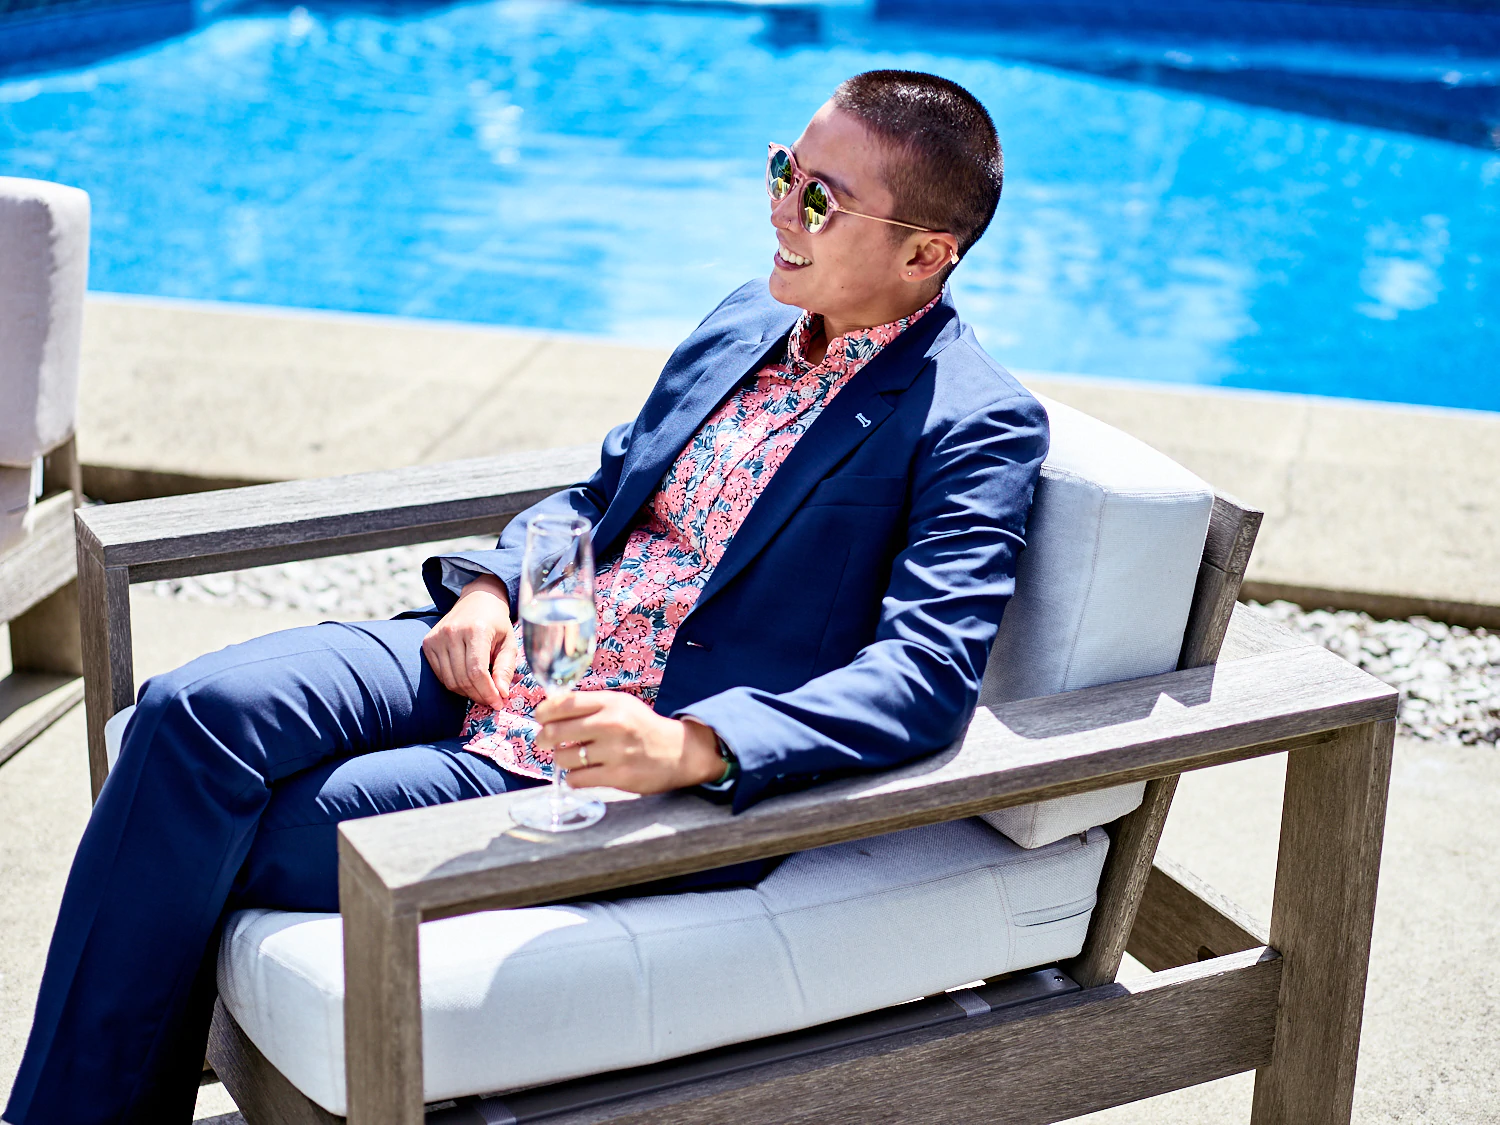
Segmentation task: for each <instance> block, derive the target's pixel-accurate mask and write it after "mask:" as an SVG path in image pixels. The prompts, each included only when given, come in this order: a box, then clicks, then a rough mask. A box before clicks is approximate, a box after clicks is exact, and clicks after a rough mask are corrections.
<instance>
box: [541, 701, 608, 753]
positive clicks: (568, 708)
mask: <svg viewBox="0 0 1500 1125" xmlns="http://www.w3.org/2000/svg"><path fill="white" fill-rule="evenodd" d="M619 694H620V693H619V692H613V691H569V692H564V693H563V694H561V695H554V696H549V697H548V698H547V699H545V700H543V701H542V702H541V703H540V704H538V705H537V709H536V712H535V714H536V720H537V722H539V723H541V724H542V725H543V726H547V725H549V724H551V723H553V722H558V721H561V720H564V719H577V718H582V717H584V716H585V715H595V714H598V713H599V712H600V711H602V710H604V708H606V707H608V706H610V705H611V704H612V700H611V699H610V697H611V696H615V695H619ZM558 741H566V739H559V740H558Z"/></svg>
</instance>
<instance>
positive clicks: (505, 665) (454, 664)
mask: <svg viewBox="0 0 1500 1125" xmlns="http://www.w3.org/2000/svg"><path fill="white" fill-rule="evenodd" d="M422 653H423V655H424V656H426V657H427V663H428V664H430V665H431V666H432V671H433V673H434V674H435V675H436V676H437V678H438V679H439V680H440V681H441V682H442V684H443V686H444V687H445V688H447V689H448V690H449V691H451V692H456V693H457V694H459V695H462V696H467V697H468V698H469V699H472V700H474V702H476V703H483V704H484V705H485V706H486V707H494V708H499V707H500V706H501V705H502V704H503V703H504V702H505V699H506V696H508V695H509V694H510V681H511V678H512V677H513V676H514V675H515V673H516V631H515V628H514V627H513V626H512V625H511V623H510V597H509V595H508V594H507V593H506V592H505V585H504V583H502V582H501V581H500V579H498V578H496V577H495V576H494V575H491V574H486V575H483V576H481V577H479V578H476V579H474V581H472V582H470V583H469V584H468V585H467V586H465V587H464V592H463V593H462V594H461V595H460V596H459V599H458V601H457V602H456V603H455V604H454V606H453V608H452V609H450V610H449V611H448V612H447V613H445V614H444V615H443V618H442V620H441V621H439V622H438V623H437V624H436V625H434V626H433V627H432V630H431V631H430V632H429V633H428V634H427V636H425V637H424V638H422Z"/></svg>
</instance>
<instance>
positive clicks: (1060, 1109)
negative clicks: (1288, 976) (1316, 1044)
mask: <svg viewBox="0 0 1500 1125" xmlns="http://www.w3.org/2000/svg"><path fill="white" fill-rule="evenodd" d="M1280 976H1281V963H1280V961H1279V959H1277V958H1276V956H1275V954H1273V953H1270V952H1269V951H1267V950H1254V951H1251V952H1247V953H1240V954H1235V955H1233V956H1231V957H1226V958H1221V959H1219V960H1216V961H1207V962H1203V963H1201V964H1195V965H1191V966H1188V967H1187V968H1183V969H1177V970H1173V971H1170V972H1167V973H1159V974H1156V975H1154V976H1152V977H1149V978H1146V979H1144V980H1139V981H1133V982H1131V983H1129V984H1109V985H1105V986H1103V987H1101V988H1095V989H1089V990H1087V991H1085V992H1079V993H1073V994H1072V995H1071V996H1065V997H1059V998H1057V999H1055V1000H1046V1001H1041V1002H1039V1003H1036V1004H1032V1005H1027V1006H1025V1007H1023V1008H1019V1009H1014V1010H1011V1011H1002V1012H996V1013H993V1014H991V1015H987V1016H978V1017H975V1018H974V1019H971V1020H965V1021H963V1022H962V1023H960V1024H946V1025H941V1026H938V1027H934V1028H928V1029H925V1030H922V1031H918V1032H912V1033H909V1034H905V1035H900V1036H893V1037H892V1038H890V1039H886V1040H877V1041H874V1042H871V1043H860V1044H855V1045H852V1046H850V1047H848V1048H844V1049H842V1050H839V1051H833V1052H828V1053H826V1054H821V1055H814V1056H810V1057H807V1058H802V1059H794V1060H789V1061H786V1062H781V1063H776V1064H772V1065H770V1066H767V1067H764V1068H757V1069H755V1070H751V1071H745V1072H740V1073H738V1074H730V1075H724V1076H722V1077H719V1078H715V1079H711V1080H709V1081H707V1082H704V1083H701V1084H694V1085H690V1086H687V1087H682V1088H679V1089H675V1090H664V1091H659V1092H656V1093H654V1094H650V1095H647V1096H645V1097H642V1098H636V1099H631V1100H630V1101H628V1102H625V1103H614V1104H608V1105H601V1106H595V1107H593V1108H590V1109H584V1110H579V1111H575V1112H572V1113H567V1114H563V1115H559V1116H557V1117H550V1118H548V1119H547V1121H548V1125H599V1123H601V1122H613V1123H616V1125H887V1123H888V1125H910V1123H911V1122H914V1121H920V1122H924V1123H932V1125H939V1123H942V1125H974V1123H975V1122H987V1121H994V1122H1001V1121H1003V1122H1005V1125H1043V1123H1046V1122H1054V1121H1062V1120H1066V1119H1067V1118H1071V1117H1076V1116H1078V1115H1079V1114H1083V1113H1089V1112H1091V1111H1094V1110H1099V1109H1104V1108H1107V1107H1109V1106H1113V1105H1120V1104H1123V1103H1125V1102H1129V1101H1135V1100H1138V1099H1140V1098H1147V1097H1152V1096H1154V1095H1156V1094H1161V1093H1165V1092H1167V1091H1169V1090H1176V1089H1181V1088H1182V1087H1184V1086H1191V1085H1195V1084H1197V1083H1199V1082H1207V1081H1210V1080H1212V1079H1215V1078H1221V1077H1224V1076H1225V1075H1229V1074H1236V1073H1239V1072H1241V1071H1244V1070H1249V1069H1252V1068H1254V1067H1256V1066H1259V1065H1262V1064H1263V1063H1264V1062H1265V1060H1267V1059H1268V1058H1269V1057H1270V1055H1271V1036H1272V1027H1273V1025H1274V1021H1275V1006H1276V992H1277V989H1278V987H1279V984H1280ZM500 1120H504V1118H500Z"/></svg>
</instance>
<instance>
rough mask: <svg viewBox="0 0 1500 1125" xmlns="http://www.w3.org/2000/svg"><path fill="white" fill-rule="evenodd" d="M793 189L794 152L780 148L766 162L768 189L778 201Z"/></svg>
mask: <svg viewBox="0 0 1500 1125" xmlns="http://www.w3.org/2000/svg"><path fill="white" fill-rule="evenodd" d="M791 190H792V154H791V153H789V152H787V151H786V149H778V150H777V151H775V152H773V153H772V154H771V159H770V161H769V162H767V164H766V191H768V192H770V194H771V198H772V199H774V200H776V201H777V202H778V203H779V202H780V201H781V200H783V199H785V198H786V193H787V192H789V191H791Z"/></svg>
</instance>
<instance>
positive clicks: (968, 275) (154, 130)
mask: <svg viewBox="0 0 1500 1125" xmlns="http://www.w3.org/2000/svg"><path fill="white" fill-rule="evenodd" d="M1008 42H1010V41H1007V40H1005V39H1003V38H993V37H990V38H987V37H986V35H985V34H984V33H982V32H975V31H974V30H973V29H966V28H950V29H946V30H945V29H942V28H934V27H929V26H920V25H917V24H914V23H892V22H890V21H889V20H884V19H881V18H877V16H873V15H871V13H870V12H868V11H857V10H850V11H843V10H831V11H827V12H822V13H818V12H812V13H811V14H810V15H809V12H808V10H796V11H792V12H790V13H780V14H778V13H776V12H771V11H760V10H756V9H753V8H736V7H718V8H697V7H688V6H662V7H649V6H633V5H632V6H624V5H622V6H607V5H600V4H590V3H571V2H566V0H491V2H487V3H473V4H461V5H457V6H444V7H431V6H425V5H396V6H392V5H380V4H363V5H350V4H338V5H326V6H321V7H318V6H312V5H309V6H307V7H296V8H290V9H288V8H285V7H281V8H261V9H256V10H248V9H239V10H237V11H235V12H233V13H231V14H228V15H225V16H222V17H221V18H219V19H216V20H214V21H212V22H209V23H207V24H206V25H204V26H202V27H201V28H199V29H197V30H195V31H194V32H192V33H191V34H188V35H186V36H182V37H179V38H175V39H170V40H167V41H164V42H160V43H156V44H153V45H150V46H148V47H146V48H143V49H141V50H139V51H137V52H135V53H133V54H129V55H125V56H120V57H115V58H112V59H103V60H99V61H95V62H90V63H87V64H81V65H74V66H71V67H67V68H60V69H54V70H50V71H42V72H34V73H27V74H18V75H13V76H12V77H10V78H6V79H0V172H3V173H4V174H9V175H21V176H36V177H41V178H45V179H56V180H61V181H65V182H68V183H73V184H77V185H79V186H81V187H83V188H86V189H87V190H88V191H89V192H90V193H91V194H92V196H93V200H94V223H95V226H94V232H95V233H94V250H93V262H92V276H91V285H92V287H93V288H94V289H96V290H103V291H114V292H126V293H136V294H151V295H158V296H164V297H190V298H199V299H207V300H226V301H242V302H253V303H258V304H270V305H293V306H304V307H309V308H327V309H341V310H351V311H364V312H376V313H389V314H397V315H403V316H417V317H436V318H445V319H455V320H466V321H480V322H489V323H498V324H510V325H524V326H528V327H534V328H542V329H560V330H567V331H572V332H585V333H597V334H602V335H608V336H614V337H622V338H626V339H632V340H640V341H650V342H655V343H663V344H671V343H675V341H676V340H677V339H679V338H680V337H681V336H682V335H683V334H684V333H685V332H687V331H688V330H689V329H690V328H691V327H692V326H693V325H694V324H695V323H696V322H697V321H698V320H699V319H700V318H701V317H702V316H703V314H704V313H706V312H707V311H708V309H709V308H711V307H712V306H713V304H714V303H715V302H716V301H717V300H718V298H719V297H720V296H722V295H723V294H724V293H726V292H727V291H728V290H729V289H731V288H732V287H733V286H735V285H736V284H738V283H739V282H741V281H743V280H744V279H746V278H748V277H751V276H756V275H763V274H764V273H766V272H767V265H766V262H767V258H768V256H769V254H770V251H771V247H772V245H773V242H772V237H771V234H770V228H769V226H768V224H767V221H766V202H765V197H764V194H763V190H762V187H761V173H762V165H763V161H764V154H765V143H766V141H767V140H771V139H776V140H783V141H790V140H792V139H794V138H795V137H796V135H797V133H798V132H799V131H800V128H801V126H802V124H803V123H804V122H805V121H806V119H807V117H808V116H809V115H810V114H811V112H812V111H813V110H814V109H815V108H816V107H817V106H818V105H819V104H820V103H821V102H822V100H823V99H824V98H825V97H826V96H827V94H828V93H829V91H830V90H831V89H832V88H833V86H834V85H835V84H836V83H837V82H838V81H839V80H840V79H841V78H843V77H845V76H846V75H848V74H851V73H854V72H856V71H859V70H864V69H869V68H871V67H877V66H900V67H908V68H913V69H922V70H931V71H935V72H937V73H940V74H943V75H946V76H948V77H950V78H953V79H955V80H956V81H959V82H961V83H963V84H964V85H965V86H967V87H969V88H970V89H971V90H973V91H974V92H975V93H976V94H977V95H978V96H979V97H980V98H981V99H982V100H983V101H984V102H985V104H986V105H987V106H988V107H989V108H990V110H991V112H992V113H993V115H994V117H995V120H996V123H997V125H998V127H999V129H1000V134H1001V137H1002V140H1003V141H1004V144H1005V148H1006V171H1007V178H1006V189H1005V197H1004V199H1003V201H1002V202H1001V205H1000V211H999V214H998V215H997V218H996V221H995V224H994V226H992V228H991V230H990V233H989V234H988V235H987V236H986V237H985V239H984V240H983V241H982V242H981V243H980V244H979V245H978V246H977V247H976V248H975V250H974V251H973V252H972V253H971V255H970V256H969V259H968V260H967V261H965V262H964V264H963V265H962V266H961V267H960V268H959V270H958V271H957V272H956V273H955V275H954V288H955V292H956V295H957V299H958V302H959V308H960V311H961V312H962V313H963V315H964V316H965V317H966V318H967V319H968V320H969V321H970V322H971V323H973V324H974V326H975V328H976V331H977V332H978V333H979V336H980V338H981V340H982V341H983V343H984V344H985V346H986V347H987V348H988V349H989V350H990V351H991V352H992V353H993V354H994V355H995V356H996V357H997V358H999V359H1000V360H1001V361H1002V362H1003V363H1005V364H1007V365H1008V366H1011V367H1015V368H1019V369H1031V370H1046V371H1062V372H1078V373H1086V374H1092V375H1103V376H1113V377H1122V378H1132V379H1149V380H1156V381H1171V382H1189V383H1201V384H1219V385H1224V386H1234V387H1250V388H1261V389H1269V390H1286V391H1300V392H1307V393H1313V394H1323V395H1339V396H1346V397H1354V398H1365V399H1381V400H1390V401H1403V402H1416V403H1430V404H1437V405H1449V406H1464V407H1472V408H1479V409H1488V410H1500V370H1497V369H1500V363H1497V358H1496V357H1497V355H1500V155H1497V154H1496V152H1494V151H1492V150H1488V151H1487V150H1486V149H1485V148H1483V147H1479V146H1477V145H1465V144H1460V143H1454V142H1452V141H1449V140H1444V139H1437V138H1432V137H1425V136H1421V135H1417V134H1414V133H1409V132H1397V131H1393V130H1389V129H1383V128H1380V127H1378V126H1375V125H1368V124H1354V123H1349V122H1344V121H1338V120H1333V119H1331V118H1328V117H1323V116H1317V115H1313V114H1309V113H1303V112H1297V111H1294V110H1287V109H1277V108H1269V107H1258V106H1254V105H1249V104H1245V103H1244V102H1243V101H1234V100H1228V99H1225V98H1219V97H1215V96H1212V95H1208V94H1203V93H1200V92H1195V91H1192V90H1186V89H1173V88H1169V87H1167V86H1164V85H1161V84H1157V85H1150V84H1145V83H1142V82H1136V81H1127V80H1121V79H1118V78H1112V77H1108V76H1101V75H1100V74H1098V73H1089V72H1088V71H1087V69H1080V68H1078V67H1075V66H1070V65H1069V61H1068V59H1067V58H1065V57H1059V58H1053V59H1049V60H1048V61H1034V60H1035V57H1037V56H1036V52H1032V55H1033V61H1026V60H1024V59H1021V58H1018V57H1016V53H1015V52H1014V51H1013V50H1011V48H1010V47H1008V46H1007V43H1008ZM1053 49H1054V50H1055V51H1060V52H1062V53H1063V54H1064V55H1065V54H1066V51H1067V50H1068V49H1069V48H1067V46H1066V45H1065V44H1064V45H1063V46H1058V45H1057V44H1054V45H1053ZM1007 52H1009V53H1007ZM1336 54H1337V53H1336V52H1335V55H1336ZM1329 57H1330V58H1333V57H1334V56H1333V55H1330V56H1329ZM1356 61H1357V60H1356ZM1334 62H1335V63H1337V62H1338V60H1337V58H1334ZM1345 62H1346V63H1347V60H1345ZM1320 65H1321V64H1320ZM1339 65H1345V64H1344V63H1340V64H1339ZM1379 65H1380V66H1381V67H1385V68H1387V69H1390V68H1395V69H1396V70H1398V71H1399V69H1400V68H1401V67H1403V66H1407V65H1418V64H1417V63H1407V62H1403V61H1402V59H1401V58H1399V57H1392V58H1386V59H1383V60H1381V61H1380V62H1379ZM1420 65H1431V60H1430V59H1429V60H1428V61H1427V62H1425V63H1421V64H1420ZM1452 65H1453V67H1454V68H1455V69H1454V71H1453V73H1454V74H1457V75H1459V78H1458V79H1456V80H1455V81H1454V82H1453V83H1450V84H1463V83H1471V82H1474V81H1481V82H1482V81H1489V80H1490V79H1489V78H1486V77H1485V75H1490V76H1491V77H1493V72H1494V70H1496V69H1500V68H1496V67H1495V66H1494V65H1492V64H1491V63H1488V62H1485V61H1484V60H1479V61H1478V62H1475V61H1474V60H1458V61H1455V62H1454V63H1453V64H1452ZM1487 67H1488V68H1489V69H1488V70H1487V69H1486V68H1487ZM1325 69H1326V67H1325ZM1476 75H1478V77H1477V78H1476V77H1475V76H1476Z"/></svg>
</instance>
